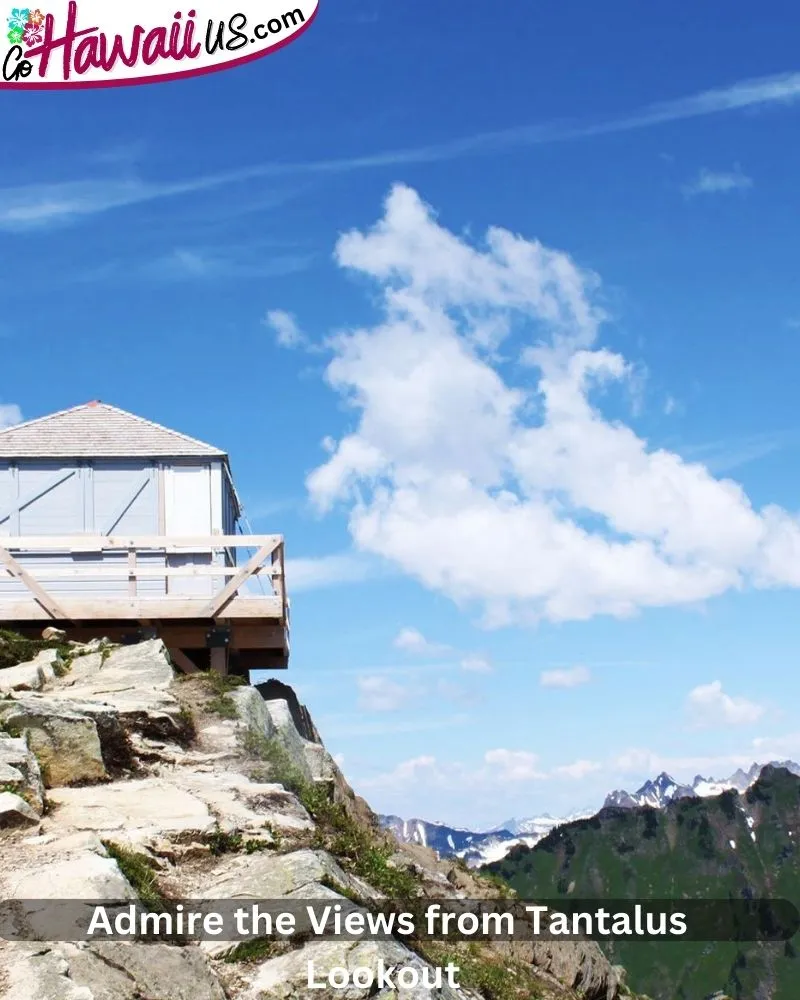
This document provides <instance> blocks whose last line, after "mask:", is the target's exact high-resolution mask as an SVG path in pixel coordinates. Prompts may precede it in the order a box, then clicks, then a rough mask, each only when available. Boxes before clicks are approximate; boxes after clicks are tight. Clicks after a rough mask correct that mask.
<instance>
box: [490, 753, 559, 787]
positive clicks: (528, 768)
mask: <svg viewBox="0 0 800 1000" xmlns="http://www.w3.org/2000/svg"><path fill="white" fill-rule="evenodd" d="M483 759H484V761H485V763H486V764H487V766H488V769H489V771H490V774H491V779H492V780H493V781H500V782H504V783H505V782H518V781H519V782H524V781H536V780H539V779H541V778H546V777H547V775H546V774H545V773H544V772H543V771H542V770H541V768H540V767H539V757H538V756H537V755H536V754H534V753H529V752H528V751H527V750H503V749H497V750H487V751H486V753H485V754H484V757H483Z"/></svg>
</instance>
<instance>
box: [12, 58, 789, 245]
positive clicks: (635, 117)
mask: <svg viewBox="0 0 800 1000" xmlns="http://www.w3.org/2000/svg"><path fill="white" fill-rule="evenodd" d="M798 98H800V73H783V74H778V75H775V76H767V77H757V78H754V79H749V80H741V81H739V82H737V83H733V84H731V85H730V86H727V87H718V88H714V89H712V90H706V91H702V92H700V93H697V94H691V95H689V96H688V97H682V98H678V99H676V100H672V101H662V102H658V103H655V104H649V105H646V106H645V107H642V108H640V109H638V110H637V111H634V112H632V113H631V114H629V115H627V116H623V117H621V118H610V119H605V120H600V121H594V122H590V121H573V122H563V121H560V122H547V121H545V122H538V123H533V124H527V125H520V126H514V127H512V128H508V129H499V130H495V131H494V132H485V133H479V134H477V135H470V136H462V137H460V138H456V139H451V140H447V141H445V142H441V143H438V144H436V145H431V146H422V147H418V148H406V149H394V150H387V151H385V152H378V153H371V154H367V155H364V156H359V157H349V158H343V159H338V160H312V161H306V162H298V163H287V162H283V163H273V162H267V163H259V164H255V165H253V166H249V167H244V168H242V169H240V170H232V171H227V172H224V173H219V174H209V175H205V176H200V177H193V178H188V179H187V178H184V179H179V180H173V181H163V180H162V181H146V180H142V179H141V178H138V177H126V178H125V179H118V178H116V177H108V178H101V179H98V180H90V181H62V182H56V183H51V184H30V185H21V186H16V187H6V188H0V230H7V231H18V230H27V229H36V228H44V227H46V226H52V225H60V224H67V223H72V222H75V221H78V220H80V219H82V218H88V217H91V216H93V215H97V214H99V213H102V212H107V211H111V210H114V209H119V208H125V207H127V206H129V205H137V204H142V203H146V202H151V201H159V200H162V199H167V198H174V197H185V196H189V195H193V194H199V193H203V192H213V191H215V190H217V189H218V188H230V187H232V186H233V185H236V184H244V183H249V184H251V185H252V183H253V181H256V180H259V179H261V180H273V181H274V180H275V179H277V178H280V177H291V178H293V179H295V178H298V177H300V176H302V175H323V176H325V175H330V174H336V173H349V172H351V171H356V170H371V169H375V168H385V167H387V166H392V167H397V166H405V165H411V164H415V163H432V162H437V161H447V160H454V159H459V158H461V157H463V156H468V155H478V154H482V153H487V152H498V151H502V150H504V149H514V148H517V147H524V146H535V145H542V144H547V143H553V142H564V141H574V140H576V139H581V138H584V139H590V138H592V137H595V136H600V135H613V134H615V133H621V132H629V131H633V130H636V129H641V128H651V127H654V126H657V125H662V124H666V123H668V122H673V121H682V120H684V119H691V118H703V117H706V116H709V115H717V114H726V113H729V112H732V111H738V110H743V109H746V108H753V107H759V106H766V105H770V104H784V105H790V104H793V103H795V102H796V101H797V100H798ZM288 197H289V194H284V193H282V192H275V193H272V194H271V195H270V197H269V201H268V203H269V204H276V203H280V202H281V201H283V200H286V199H287V198H288ZM247 204H248V207H249V205H250V199H248V201H247Z"/></svg>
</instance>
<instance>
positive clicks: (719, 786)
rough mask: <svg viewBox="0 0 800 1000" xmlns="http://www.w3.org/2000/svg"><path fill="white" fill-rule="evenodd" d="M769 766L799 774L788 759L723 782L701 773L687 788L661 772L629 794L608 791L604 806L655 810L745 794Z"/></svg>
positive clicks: (799, 768) (735, 774)
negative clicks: (678, 801) (731, 793)
mask: <svg viewBox="0 0 800 1000" xmlns="http://www.w3.org/2000/svg"><path fill="white" fill-rule="evenodd" d="M769 766H772V767H783V768H786V770H787V771H791V772H792V774H797V775H800V764H795V762H794V761H791V760H775V761H770V763H769V764H753V765H752V766H751V767H750V768H749V769H748V770H747V771H743V770H742V769H741V768H738V769H737V770H736V771H734V772H733V774H732V775H731V776H730V777H728V778H723V779H719V778H705V777H703V775H702V774H698V775H696V776H695V778H694V780H693V781H692V782H691V783H690V784H688V785H684V784H681V783H680V782H677V781H675V779H674V778H673V777H671V775H669V774H667V773H666V772H665V771H662V773H661V774H659V776H658V777H657V778H654V779H653V780H652V781H646V782H645V783H644V784H643V785H642V787H641V788H639V789H638V791H635V792H628V791H626V790H625V789H618V790H616V791H613V792H610V793H609V794H608V795H607V796H606V800H605V802H604V803H603V807H604V808H613V807H617V808H623V809H635V808H636V807H637V806H652V808H654V809H663V808H664V806H666V805H667V803H669V802H673V801H675V800H676V799H682V798H707V797H709V796H712V795H721V794H722V793H723V792H728V791H736V792H744V791H746V790H747V789H748V788H749V787H750V786H751V785H752V784H753V782H754V781H756V779H757V778H758V776H759V775H760V774H761V771H762V769H763V768H764V767H769Z"/></svg>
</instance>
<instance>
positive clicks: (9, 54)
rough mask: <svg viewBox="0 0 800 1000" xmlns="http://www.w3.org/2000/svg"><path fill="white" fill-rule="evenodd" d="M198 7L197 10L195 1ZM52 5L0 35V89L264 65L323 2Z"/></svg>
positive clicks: (73, 0) (14, 16)
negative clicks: (178, 6)
mask: <svg viewBox="0 0 800 1000" xmlns="http://www.w3.org/2000/svg"><path fill="white" fill-rule="evenodd" d="M190 2H191V0H190ZM204 2H205V3H206V5H207V6H206V9H205V11H204V10H202V9H201V7H200V3H199V2H198V4H197V6H195V5H194V4H193V3H191V5H190V6H187V8H186V9H185V10H179V9H176V5H175V3H174V0H173V2H172V3H171V2H170V0H139V2H138V3H137V4H136V5H135V7H134V5H133V4H130V5H129V4H128V3H126V2H124V0H123V2H117V3H114V2H111V3H109V2H108V0H80V2H78V0H69V2H66V0H48V5H47V7H46V8H40V7H12V8H10V12H9V13H8V14H7V15H6V30H5V32H4V33H3V34H0V89H12V88H17V89H21V90H48V89H49V90H52V89H68V88H76V87H114V86H117V87H118V86H124V85H126V84H137V83H156V82H159V81H164V80H174V79H177V78H180V77H185V76H196V75H199V74H201V73H211V72H213V71H215V70H220V69H228V68H230V67H232V66H236V65H238V64H241V63H244V62H249V61H250V60H252V59H258V58H260V57H261V56H265V55H267V54H268V53H270V52H274V51H275V50H276V49H279V48H282V47H283V46H284V45H286V44H288V43H289V42H291V41H294V39H295V38H297V37H298V35H300V34H302V32H303V31H305V29H306V28H307V27H308V26H309V25H310V24H311V21H312V20H313V18H314V15H315V14H316V12H317V6H318V3H319V0H297V2H295V0H204Z"/></svg>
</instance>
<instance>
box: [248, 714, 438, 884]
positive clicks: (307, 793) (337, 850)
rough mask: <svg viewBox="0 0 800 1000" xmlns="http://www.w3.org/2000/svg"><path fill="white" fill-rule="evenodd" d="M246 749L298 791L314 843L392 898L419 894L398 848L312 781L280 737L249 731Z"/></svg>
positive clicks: (276, 777)
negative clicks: (395, 859) (397, 860)
mask: <svg viewBox="0 0 800 1000" xmlns="http://www.w3.org/2000/svg"><path fill="white" fill-rule="evenodd" d="M243 744H244V748H245V750H246V751H247V753H249V754H250V755H251V756H252V757H257V758H258V759H259V760H260V761H263V762H264V763H265V764H266V765H267V775H268V776H269V780H271V781H274V782H276V783H278V784H280V785H283V787H284V788H285V789H286V790H287V791H290V792H293V793H294V794H295V795H296V796H297V797H298V798H299V799H300V801H301V802H302V803H303V805H304V806H305V808H306V810H307V811H308V813H309V814H310V816H311V818H312V819H313V820H314V822H315V823H316V830H315V833H314V841H313V845H314V847H316V848H319V849H321V850H326V851H328V852H329V853H330V854H332V855H333V856H334V857H335V858H336V859H337V860H338V861H339V862H340V863H341V864H342V866H343V867H344V868H346V869H347V870H349V871H351V872H352V873H353V874H355V875H358V876H359V878H363V879H364V881H365V882H368V883H369V884H370V885H371V886H372V887H373V888H374V889H377V891H378V892H380V893H382V894H383V895H385V896H388V897H389V898H390V899H410V898H413V897H415V896H416V895H418V889H419V883H418V880H417V879H416V877H415V876H414V875H413V874H412V873H411V872H410V871H408V870H407V869H405V868H402V867H395V865H394V864H393V863H392V860H391V859H392V855H393V854H394V853H395V849H394V848H393V846H392V845H391V842H390V841H389V840H388V838H386V837H384V836H383V834H382V833H381V832H379V831H376V830H374V829H372V828H371V827H368V826H366V825H365V824H363V823H359V822H358V821H357V820H355V819H354V818H353V817H352V816H351V815H350V813H349V812H348V811H347V809H346V807H345V806H344V805H343V804H342V803H340V802H333V801H331V795H330V791H329V789H328V788H327V786H326V785H324V784H321V783H315V782H311V781H309V780H308V779H307V778H306V777H305V776H304V775H303V773H302V772H301V771H300V769H299V768H298V767H297V766H296V765H295V764H294V762H293V761H292V759H291V757H290V756H289V753H288V751H287V750H286V748H285V747H284V746H283V744H282V743H280V741H279V740H276V739H274V738H273V739H269V738H268V737H266V736H264V735H263V734H262V733H257V732H255V731H253V730H250V731H248V732H247V733H246V734H245V736H244V738H243Z"/></svg>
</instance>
